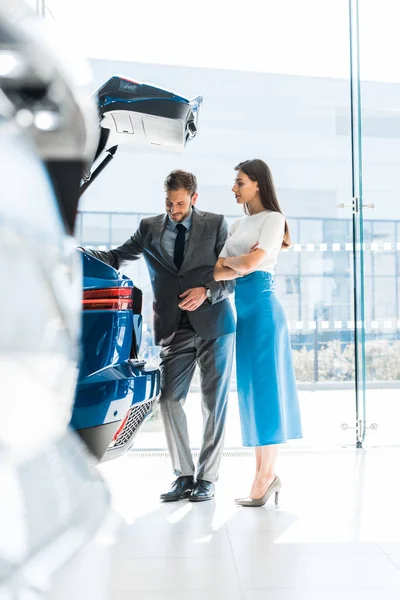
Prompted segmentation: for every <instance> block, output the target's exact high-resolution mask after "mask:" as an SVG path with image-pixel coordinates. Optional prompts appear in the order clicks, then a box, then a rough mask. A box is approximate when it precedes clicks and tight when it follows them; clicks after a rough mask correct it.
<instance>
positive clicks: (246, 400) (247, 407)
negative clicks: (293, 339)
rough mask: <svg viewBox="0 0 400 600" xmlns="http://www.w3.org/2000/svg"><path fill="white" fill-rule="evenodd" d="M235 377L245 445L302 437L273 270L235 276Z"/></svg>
mask: <svg viewBox="0 0 400 600" xmlns="http://www.w3.org/2000/svg"><path fill="white" fill-rule="evenodd" d="M235 304H236V311H237V329H236V377H237V388H238V398H239V410H240V420H241V427H242V439H243V445H244V446H267V445H269V444H281V443H284V442H286V441H287V440H290V439H296V438H301V437H302V431H301V420H300V410H299V401H298V396H297V389H296V378H295V374H294V368H293V359H292V349H291V346H290V337H289V331H288V327H287V322H286V317H285V313H284V311H283V308H282V305H281V303H280V302H279V300H278V298H277V296H276V294H275V292H274V281H273V277H272V275H271V274H270V273H265V272H263V271H255V272H254V273H250V274H249V275H246V276H245V277H242V278H239V279H237V280H236V287H235Z"/></svg>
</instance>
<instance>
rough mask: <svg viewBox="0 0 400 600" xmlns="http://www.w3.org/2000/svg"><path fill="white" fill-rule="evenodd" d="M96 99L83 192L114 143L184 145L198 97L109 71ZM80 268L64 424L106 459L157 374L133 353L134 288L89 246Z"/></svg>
mask: <svg viewBox="0 0 400 600" xmlns="http://www.w3.org/2000/svg"><path fill="white" fill-rule="evenodd" d="M96 98H97V104H98V107H99V119H100V140H99V145H98V149H97V152H96V156H95V161H94V164H93V166H92V167H91V168H90V169H89V171H88V174H87V177H86V182H85V183H84V184H83V186H82V191H85V189H86V188H87V187H88V186H89V185H90V184H91V183H92V181H93V180H94V179H95V178H96V177H97V175H98V174H99V173H100V172H101V171H102V170H103V168H104V167H105V166H107V164H108V163H109V162H110V160H112V158H113V157H114V156H115V154H116V152H117V149H118V146H119V145H124V146H129V149H131V150H133V151H134V150H135V149H137V148H143V147H144V146H146V145H149V146H152V147H153V148H154V151H157V149H160V148H161V149H169V150H173V151H183V150H184V148H185V146H186V144H187V143H188V142H189V141H190V140H192V139H193V138H194V137H195V135H196V134H197V130H198V121H199V111H200V107H201V104H202V98H201V96H199V97H197V98H194V99H192V100H190V99H188V98H184V97H183V96H179V95H177V94H175V93H173V92H170V91H168V90H165V89H163V88H159V87H156V86H154V85H149V84H145V83H139V82H137V81H132V80H130V79H126V78H124V77H116V76H114V77H112V78H111V79H109V80H108V81H107V82H106V83H105V84H104V85H103V86H101V88H100V89H99V90H98V91H97V93H96ZM149 160H151V157H149ZM129 175H130V174H127V176H129ZM132 233H133V232H132ZM83 274H84V279H83V332H82V346H83V347H82V360H81V364H80V371H79V381H78V387H77V394H76V399H75V403H74V409H73V414H72V420H71V425H72V427H73V428H74V429H76V430H77V431H78V432H79V434H80V435H81V437H82V439H83V440H84V441H85V443H86V444H87V446H88V447H89V449H90V450H91V452H92V453H93V455H94V456H95V457H96V458H97V459H99V460H108V459H110V458H116V457H118V456H121V454H123V453H124V452H125V451H126V450H128V449H129V448H130V447H131V446H132V443H133V441H134V438H135V435H136V434H137V432H138V430H139V428H140V426H141V425H142V424H143V423H144V421H145V420H146V419H147V418H148V417H149V416H150V415H151V413H152V409H153V406H154V404H155V402H156V401H157V399H158V397H159V394H160V373H159V370H158V369H157V368H149V367H146V364H145V363H144V361H142V360H141V359H140V343H141V339H142V292H141V291H140V289H139V288H138V287H137V286H136V285H135V283H134V282H132V281H131V280H130V279H128V278H127V277H125V276H124V275H123V274H121V273H119V272H118V271H116V270H115V269H113V268H112V267H110V266H109V265H106V264H105V263H103V262H101V261H100V260H98V259H97V258H95V257H94V256H92V255H91V254H90V250H89V251H84V253H83Z"/></svg>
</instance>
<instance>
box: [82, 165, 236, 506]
mask: <svg viewBox="0 0 400 600" xmlns="http://www.w3.org/2000/svg"><path fill="white" fill-rule="evenodd" d="M165 192H166V214H163V215H158V216H156V217H149V218H146V219H142V221H141V222H140V225H139V228H138V230H137V231H136V233H135V234H134V235H133V236H132V237H131V238H130V239H129V240H128V241H127V242H125V243H124V244H123V245H122V246H120V247H118V248H116V249H114V250H110V251H108V252H101V251H92V254H93V255H94V256H96V257H97V258H99V259H101V260H103V261H104V262H106V263H108V264H110V265H112V266H113V267H115V268H116V269H118V268H119V266H120V265H121V263H123V262H125V261H129V260H137V259H138V258H140V256H142V255H143V257H144V259H145V261H146V264H147V267H148V270H149V274H150V279H151V284H152V288H153V293H154V303H153V309H154V337H155V343H156V344H157V345H161V353H160V357H161V364H160V369H161V398H160V410H161V415H162V419H163V423H164V428H165V434H166V438H167V443H168V448H169V452H170V455H171V460H172V465H173V469H174V473H175V475H176V476H177V479H176V481H174V482H173V484H172V487H171V489H170V491H169V492H167V493H165V494H162V495H161V499H162V500H164V501H165V502H168V501H169V502H171V501H175V500H181V499H182V498H189V500H191V501H192V502H201V501H204V500H210V499H211V498H213V496H214V489H215V486H214V482H215V481H216V480H217V478H218V470H219V464H220V460H221V455H222V450H223V439H224V428H225V417H226V409H227V400H228V395H229V382H230V375H231V369H232V356H233V343H234V331H235V322H234V317H233V312H232V308H231V305H230V302H229V300H228V296H229V294H230V293H231V292H232V291H233V286H234V283H233V282H230V281H225V282H216V281H215V280H214V277H213V270H214V266H215V263H216V261H217V259H218V256H219V253H220V251H221V249H222V247H223V245H224V243H225V240H226V237H227V224H226V220H225V218H224V217H223V216H222V215H217V214H213V213H208V212H201V211H199V210H197V209H196V208H195V204H196V201H197V197H198V194H197V181H196V177H195V176H194V175H193V174H192V173H187V172H186V171H181V170H176V171H172V173H170V174H169V175H168V177H167V179H166V180H165ZM196 365H198V366H199V369H200V381H201V401H202V412H203V440H202V446H201V449H200V456H199V460H198V465H197V473H196V477H195V466H194V463H193V457H192V453H191V450H190V445H189V438H188V431H187V422H186V416H185V412H184V410H183V405H184V403H185V400H186V396H187V394H188V391H189V387H190V383H191V380H192V377H193V373H194V370H195V367H196Z"/></svg>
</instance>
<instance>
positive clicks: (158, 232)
mask: <svg viewBox="0 0 400 600" xmlns="http://www.w3.org/2000/svg"><path fill="white" fill-rule="evenodd" d="M167 219H168V215H162V216H161V217H160V219H159V220H158V221H157V222H156V223H155V224H154V225H153V236H152V242H153V245H154V247H155V248H156V249H157V251H158V253H159V254H160V256H161V257H162V258H163V259H164V261H165V262H166V263H167V265H168V266H169V267H171V268H172V269H173V270H174V271H175V272H177V271H178V269H177V268H176V264H175V263H174V261H173V259H172V258H171V256H170V255H169V254H168V252H166V251H165V250H164V248H163V245H162V243H161V238H162V236H163V233H164V231H165V227H166V225H167Z"/></svg>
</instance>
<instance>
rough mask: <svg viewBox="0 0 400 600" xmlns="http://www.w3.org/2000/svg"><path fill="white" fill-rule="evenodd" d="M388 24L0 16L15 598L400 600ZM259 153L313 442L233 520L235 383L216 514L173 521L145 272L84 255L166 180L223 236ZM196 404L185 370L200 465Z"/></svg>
mask: <svg viewBox="0 0 400 600" xmlns="http://www.w3.org/2000/svg"><path fill="white" fill-rule="evenodd" d="M399 23H400V5H399V3H398V0H379V1H378V0H280V1H279V2H276V1H274V0H249V2H247V3H245V4H243V3H239V2H236V1H233V2H232V1H231V2H228V1H227V0H220V1H219V2H210V0H203V2H202V3H198V4H192V5H189V4H187V3H185V2H183V1H182V0H170V1H169V2H162V1H161V0H157V1H156V2H153V3H137V2H134V1H132V0H131V1H128V0H114V2H113V3H111V4H110V3H106V2H104V1H103V0H97V1H96V2H94V1H93V0H80V1H79V2H78V1H76V0H63V1H60V0H30V1H20V0H0V148H1V163H0V164H1V173H2V178H1V179H2V184H1V185H2V188H1V194H0V274H1V276H2V285H1V291H2V293H1V294H0V314H1V317H0V319H1V321H0V322H1V325H0V382H2V383H0V385H1V386H3V387H2V391H1V394H0V485H1V492H2V493H1V499H0V507H1V510H0V600H40V599H55V600H66V599H67V598H68V599H71V598H75V599H76V600H80V599H81V598H82V599H83V598H84V597H85V600H88V599H89V600H90V599H92V598H93V599H96V600H103V599H104V600H106V599H110V600H130V599H134V598H138V599H140V600H156V599H160V600H181V599H182V600H183V598H185V600H200V598H201V599H203V598H207V599H208V600H214V599H215V600H216V599H217V598H218V599H219V600H220V599H225V598H226V599H227V600H228V599H229V600H317V599H318V600H319V599H324V600H333V599H335V600H336V598H341V599H343V600H347V599H350V598H352V600H375V599H376V600H395V599H398V598H399V597H400V521H399V519H398V506H399V502H400V496H399V494H400V492H399V490H398V488H399V486H398V485H397V484H398V481H397V480H398V476H397V475H396V473H397V472H398V471H397V469H398V461H399V460H400V441H399V428H400V408H399V406H398V403H399V398H400V202H399V206H397V202H398V201H399V185H398V173H399V165H400V71H399V66H398V55H399V53H400V41H399V36H398V26H399ZM130 128H132V129H130ZM152 136H153V137H152ZM157 136H159V141H154V140H155V139H156V138H157ZM157 140H158V138H157ZM252 158H260V159H262V160H264V161H265V162H266V163H267V164H268V165H269V167H270V169H271V172H272V174H273V178H274V181H275V185H276V190H277V196H278V199H279V202H280V206H281V208H282V212H283V214H284V215H285V217H286V219H287V223H288V225H289V228H290V233H291V242H292V243H291V246H290V247H289V248H288V249H284V250H282V252H280V254H279V258H278V263H277V266H276V273H275V285H276V294H277V296H278V297H279V299H280V302H281V304H282V306H283V309H284V312H285V315H286V319H287V325H288V331H289V335H290V343H291V348H292V356H293V362H294V370H295V375H296V382H297V391H298V398H299V406H300V414H301V421H302V429H303V436H302V438H301V439H295V440H289V441H288V442H287V443H286V444H280V445H279V450H278V459H277V465H276V468H277V473H278V474H279V477H280V480H281V481H282V490H281V491H280V494H279V505H276V504H274V502H272V501H268V502H267V503H266V504H265V505H263V506H260V507H257V508H245V507H243V506H238V505H237V504H235V498H238V497H240V496H243V495H245V494H247V493H248V490H249V489H250V485H251V482H252V477H253V470H254V450H253V449H252V448H250V447H247V446H243V445H242V430H241V422H240V412H239V405H238V387H240V386H238V380H237V377H236V368H235V367H234V368H233V370H232V375H231V377H230V384H229V394H228V396H229V398H228V412H227V419H226V427H225V442H224V448H223V451H222V460H221V467H220V473H219V478H218V480H217V481H216V482H215V496H214V497H213V498H212V499H210V500H211V501H209V502H199V503H195V502H190V501H188V500H187V498H185V499H180V500H178V501H176V502H162V501H160V494H162V493H163V492H166V491H167V490H168V488H169V486H170V485H171V482H173V481H174V478H175V475H174V473H173V472H172V469H171V461H170V452H169V450H168V446H167V440H166V435H165V431H164V425H163V420H162V415H161V410H160V404H159V399H160V393H161V383H160V381H161V380H160V351H161V350H162V348H161V347H160V345H157V344H156V342H155V339H154V335H155V330H154V312H155V311H156V310H157V306H156V303H155V302H154V298H153V284H154V281H153V278H154V274H152V272H151V270H150V272H149V269H148V264H147V262H146V261H145V260H143V258H142V259H140V260H136V259H135V260H131V261H127V262H124V263H123V264H122V265H120V266H117V267H116V268H113V265H111V266H109V265H105V263H102V262H100V261H99V260H97V259H96V257H95V253H96V252H110V251H113V250H115V249H116V248H118V247H120V246H121V245H122V244H124V243H125V242H126V240H129V239H130V238H131V236H134V234H135V232H137V231H139V230H140V229H141V227H142V223H143V220H145V222H148V221H149V219H150V220H151V219H152V218H153V217H155V216H156V215H164V214H165V191H164V181H165V179H166V177H167V175H168V173H170V172H171V171H173V170H175V169H182V170H185V171H188V172H191V173H194V174H195V175H196V177H197V181H198V194H199V195H198V199H197V203H196V209H198V210H199V211H206V212H210V213H217V214H218V215H223V216H224V217H225V219H226V222H227V224H228V227H231V226H232V224H233V223H234V222H236V220H237V219H238V218H240V217H242V216H243V207H242V206H240V205H239V204H238V203H237V202H236V200H235V196H234V194H233V192H232V186H233V185H234V183H235V177H236V175H237V173H236V172H235V170H234V169H235V166H236V165H237V164H238V163H240V162H241V161H245V160H248V159H252ZM92 252H94V254H92ZM110 264H111V263H110ZM114 266H115V265H114ZM105 281H107V283H104V282H105ZM233 297H234V295H233V294H231V296H230V299H229V302H230V303H231V306H232V308H233V309H234V300H233ZM210 302H211V301H210ZM100 313H101V315H100ZM396 398H397V400H396ZM201 399H202V381H201V376H200V372H199V369H198V368H196V370H195V372H194V376H193V379H192V380H191V385H190V389H189V393H188V396H187V399H186V402H184V410H185V413H186V416H187V425H188V435H189V440H190V446H191V450H192V454H193V457H194V459H195V461H196V460H197V459H198V457H199V453H200V447H201V443H202V437H203V434H204V431H203V427H204V425H203V418H202V405H201ZM203 412H204V408H203ZM203 417H204V414H203Z"/></svg>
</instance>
